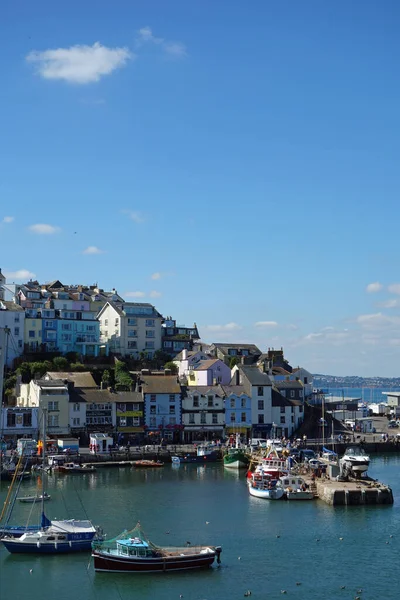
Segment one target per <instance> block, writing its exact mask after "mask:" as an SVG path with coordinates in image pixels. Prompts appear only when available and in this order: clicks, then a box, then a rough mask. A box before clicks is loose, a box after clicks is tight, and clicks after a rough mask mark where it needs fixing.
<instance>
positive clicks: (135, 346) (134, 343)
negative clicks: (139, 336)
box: [128, 342, 137, 350]
mask: <svg viewBox="0 0 400 600" xmlns="http://www.w3.org/2000/svg"><path fill="white" fill-rule="evenodd" d="M128 348H130V349H131V350H132V349H133V348H137V342H128Z"/></svg>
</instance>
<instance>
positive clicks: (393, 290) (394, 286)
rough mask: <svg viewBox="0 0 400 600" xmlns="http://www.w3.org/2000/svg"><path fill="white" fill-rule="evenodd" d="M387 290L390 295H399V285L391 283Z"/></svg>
mask: <svg viewBox="0 0 400 600" xmlns="http://www.w3.org/2000/svg"><path fill="white" fill-rule="evenodd" d="M388 290H389V292H390V293H391V294H400V283H392V284H391V285H389V286H388Z"/></svg>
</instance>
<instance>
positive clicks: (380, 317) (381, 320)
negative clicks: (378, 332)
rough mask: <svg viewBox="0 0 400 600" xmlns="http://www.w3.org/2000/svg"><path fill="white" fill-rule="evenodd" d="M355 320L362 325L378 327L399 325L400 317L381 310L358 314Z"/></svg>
mask: <svg viewBox="0 0 400 600" xmlns="http://www.w3.org/2000/svg"><path fill="white" fill-rule="evenodd" d="M356 320H357V323H359V324H360V325H361V326H362V327H366V328H370V329H379V328H381V327H385V326H388V325H389V326H396V325H400V317H389V316H387V315H384V314H382V313H381V312H379V313H374V314H370V315H359V316H358V317H357V319H356Z"/></svg>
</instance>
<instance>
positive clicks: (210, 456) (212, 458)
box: [171, 445, 219, 464]
mask: <svg viewBox="0 0 400 600" xmlns="http://www.w3.org/2000/svg"><path fill="white" fill-rule="evenodd" d="M218 458H219V453H218V450H216V448H215V446H207V445H206V446H197V448H196V454H189V453H187V454H183V455H181V456H172V457H171V460H172V462H173V463H174V464H180V463H205V462H216V461H217V460H218Z"/></svg>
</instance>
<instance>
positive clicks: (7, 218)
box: [2, 217, 15, 223]
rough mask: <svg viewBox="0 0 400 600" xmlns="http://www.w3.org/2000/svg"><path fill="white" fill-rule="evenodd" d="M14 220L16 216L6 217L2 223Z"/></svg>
mask: <svg viewBox="0 0 400 600" xmlns="http://www.w3.org/2000/svg"><path fill="white" fill-rule="evenodd" d="M14 220H15V219H14V217H4V219H3V220H2V223H12V222H13V221H14Z"/></svg>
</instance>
